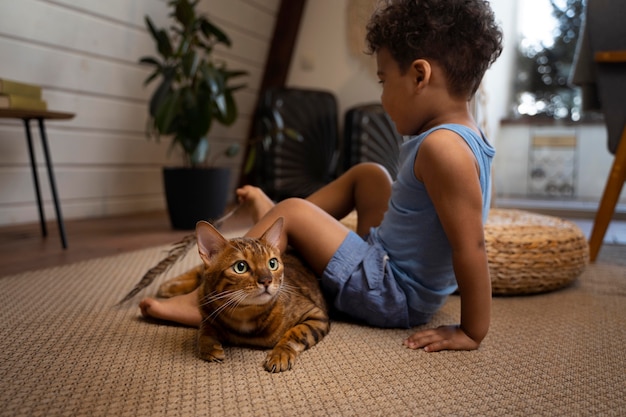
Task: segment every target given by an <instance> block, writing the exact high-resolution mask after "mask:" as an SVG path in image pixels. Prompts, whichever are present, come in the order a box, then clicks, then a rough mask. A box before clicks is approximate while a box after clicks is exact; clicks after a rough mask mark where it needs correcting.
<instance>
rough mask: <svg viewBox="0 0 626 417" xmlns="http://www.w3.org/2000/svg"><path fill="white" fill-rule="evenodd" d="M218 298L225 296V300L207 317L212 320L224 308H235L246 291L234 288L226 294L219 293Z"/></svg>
mask: <svg viewBox="0 0 626 417" xmlns="http://www.w3.org/2000/svg"><path fill="white" fill-rule="evenodd" d="M220 298H227V300H226V302H225V303H224V304H222V305H221V306H219V307H218V308H216V309H215V310H214V311H213V312H212V313H211V314H210V315H209V316H208V317H207V318H208V319H210V320H213V319H214V318H215V317H217V316H218V315H220V314H221V313H222V312H223V311H224V310H226V309H227V308H229V307H231V308H232V309H235V308H237V306H238V305H239V304H241V302H242V301H243V300H244V299H245V298H246V292H245V291H244V290H236V291H230V292H229V293H228V294H226V295H221V296H220Z"/></svg>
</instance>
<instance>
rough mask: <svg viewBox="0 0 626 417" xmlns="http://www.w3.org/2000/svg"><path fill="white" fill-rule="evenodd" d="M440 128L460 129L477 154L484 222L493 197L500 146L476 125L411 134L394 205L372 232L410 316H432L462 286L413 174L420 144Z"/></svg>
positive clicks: (432, 211)
mask: <svg viewBox="0 0 626 417" xmlns="http://www.w3.org/2000/svg"><path fill="white" fill-rule="evenodd" d="M438 129H447V130H451V131H453V132H455V133H457V134H458V135H459V136H461V137H462V138H463V139H464V140H465V142H467V144H468V145H469V147H470V149H471V150H472V152H473V154H474V156H475V157H476V161H477V162H478V166H479V169H480V186H481V189H482V195H483V222H484V221H485V220H486V219H487V214H488V212H489V205H490V200H491V162H492V160H493V157H494V155H495V149H494V148H493V147H492V146H491V145H489V144H488V143H487V142H486V140H484V139H483V137H481V136H480V135H478V134H477V133H476V132H474V131H473V130H472V129H470V128H468V127H466V126H463V125H457V124H444V125H440V126H437V127H434V128H432V129H430V130H428V131H426V132H424V133H422V134H420V135H418V136H413V137H410V138H409V139H408V140H407V141H406V142H405V143H404V144H403V146H402V147H401V149H400V159H399V161H400V169H399V173H398V176H397V178H396V181H395V182H394V184H393V188H392V193H391V199H390V201H389V207H388V209H387V212H386V213H385V216H384V219H383V221H382V222H381V224H380V226H378V227H377V228H373V229H372V231H371V234H372V237H373V238H374V239H375V240H378V241H379V242H380V244H381V245H382V246H383V247H384V248H385V250H386V251H387V254H388V256H389V264H390V266H391V269H392V271H393V274H394V278H395V279H396V281H397V282H398V284H399V286H400V287H401V288H402V289H403V290H404V292H405V294H406V297H407V303H408V306H409V310H410V311H409V314H411V313H413V314H416V315H431V314H433V313H434V312H435V311H437V310H438V309H439V308H440V307H441V305H442V304H443V303H444V302H445V300H446V298H447V296H448V295H450V294H451V293H453V292H454V291H455V290H456V289H457V283H456V279H455V276H454V271H453V268H452V249H451V247H450V243H449V242H448V239H447V237H446V234H445V233H444V231H443V227H442V226H441V223H440V221H439V217H438V216H437V213H436V211H435V207H434V205H433V202H432V200H431V199H430V196H429V195H428V193H427V192H426V188H425V186H424V183H423V182H421V181H420V180H418V179H417V178H416V177H415V174H414V172H413V166H414V162H415V158H416V157H417V151H418V149H419V147H420V145H421V144H422V142H423V141H424V139H425V138H426V137H427V136H428V135H429V134H430V133H432V132H433V131H435V130H438ZM411 310H412V311H411Z"/></svg>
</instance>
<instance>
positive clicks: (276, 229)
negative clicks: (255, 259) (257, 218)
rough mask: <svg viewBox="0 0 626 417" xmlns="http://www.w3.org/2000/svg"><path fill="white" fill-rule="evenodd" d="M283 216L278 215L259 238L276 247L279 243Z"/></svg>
mask: <svg viewBox="0 0 626 417" xmlns="http://www.w3.org/2000/svg"><path fill="white" fill-rule="evenodd" d="M283 222H284V220H283V218H282V217H279V218H278V219H276V221H275V222H274V223H273V224H272V225H271V226H270V227H269V229H267V230H266V231H265V233H263V235H262V236H261V239H263V240H264V241H266V242H267V243H269V244H270V245H272V246H274V247H276V248H278V244H279V243H280V235H281V233H282V231H283Z"/></svg>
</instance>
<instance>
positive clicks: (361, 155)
mask: <svg viewBox="0 0 626 417" xmlns="http://www.w3.org/2000/svg"><path fill="white" fill-rule="evenodd" d="M403 142H404V138H403V137H402V136H400V135H399V134H398V133H397V131H396V128H395V126H394V124H393V122H392V121H391V119H389V116H387V113H385V110H383V107H382V106H381V105H380V104H378V103H372V104H363V105H358V106H355V107H352V108H350V109H348V110H347V111H346V115H345V126H344V143H343V169H344V170H347V169H348V168H350V167H351V166H353V165H356V164H358V163H359V162H378V163H379V164H381V165H383V166H384V167H385V168H387V170H388V171H389V174H390V175H391V177H392V178H393V179H394V180H395V178H396V175H397V174H398V154H399V151H400V145H401V144H402V143H403Z"/></svg>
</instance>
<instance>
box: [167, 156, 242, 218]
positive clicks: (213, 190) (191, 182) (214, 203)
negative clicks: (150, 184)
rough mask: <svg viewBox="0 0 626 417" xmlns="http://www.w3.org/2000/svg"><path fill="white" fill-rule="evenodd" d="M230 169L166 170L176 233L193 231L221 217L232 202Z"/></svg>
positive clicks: (170, 210)
mask: <svg viewBox="0 0 626 417" xmlns="http://www.w3.org/2000/svg"><path fill="white" fill-rule="evenodd" d="M229 178H230V169H228V168H168V167H165V168H163V184H164V187H165V198H166V200H167V209H168V212H169V215H170V222H171V224H172V227H173V228H174V229H181V230H192V229H195V227H196V223H197V222H198V221H200V220H206V221H211V220H215V219H217V218H218V217H220V216H221V215H222V214H223V213H224V209H225V208H226V202H227V200H228V185H229Z"/></svg>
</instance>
